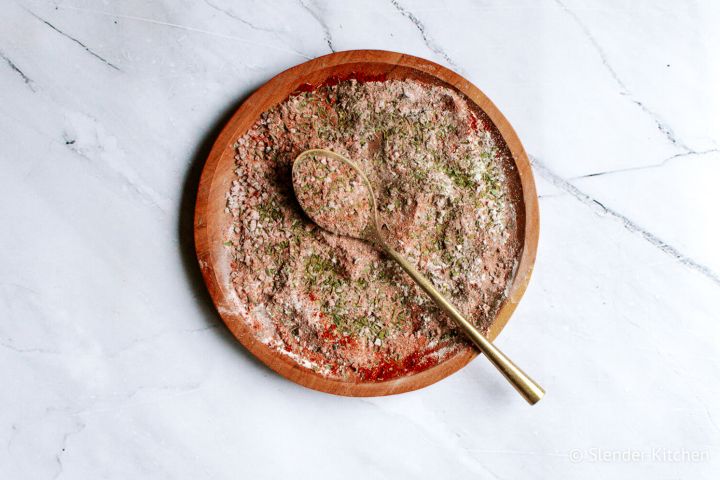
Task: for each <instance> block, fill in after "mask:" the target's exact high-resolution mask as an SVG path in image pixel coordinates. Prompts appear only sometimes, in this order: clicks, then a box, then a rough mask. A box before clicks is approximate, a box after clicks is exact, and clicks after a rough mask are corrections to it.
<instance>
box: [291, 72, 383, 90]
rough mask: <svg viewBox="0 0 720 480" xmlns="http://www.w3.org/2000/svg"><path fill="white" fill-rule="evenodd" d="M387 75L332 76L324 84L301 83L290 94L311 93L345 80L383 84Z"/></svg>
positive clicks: (359, 73)
mask: <svg viewBox="0 0 720 480" xmlns="http://www.w3.org/2000/svg"><path fill="white" fill-rule="evenodd" d="M387 78H388V77H387V74H386V73H377V74H372V73H361V72H353V73H351V74H349V75H333V76H332V77H328V78H326V79H325V81H324V82H322V83H319V84H317V85H313V84H311V83H301V84H300V85H298V86H297V88H295V91H294V92H293V93H292V94H291V96H292V95H297V94H298V93H304V92H312V91H313V90H315V89H316V88H319V87H332V86H333V85H337V84H338V83H340V82H344V81H345V80H351V79H355V80H357V81H358V82H362V83H365V82H384V81H385V80H387Z"/></svg>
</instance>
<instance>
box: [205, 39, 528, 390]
mask: <svg viewBox="0 0 720 480" xmlns="http://www.w3.org/2000/svg"><path fill="white" fill-rule="evenodd" d="M351 77H359V78H360V79H362V78H368V79H371V78H374V77H375V78H388V79H408V78H412V79H417V80H421V81H425V82H430V83H435V84H444V85H447V86H450V87H452V88H454V89H456V90H457V91H459V92H461V93H462V94H464V95H465V96H466V97H467V98H468V99H470V100H471V102H473V103H475V105H476V106H477V107H479V109H480V110H482V111H483V112H484V113H485V114H486V115H487V116H488V117H489V118H490V120H491V122H492V123H493V124H494V126H495V128H496V129H497V131H498V132H499V134H500V135H501V136H502V138H503V139H504V140H505V143H506V144H507V147H508V149H509V151H510V153H511V155H512V159H513V160H514V162H515V166H516V168H517V177H518V180H519V186H520V189H521V196H522V202H521V203H522V205H523V207H524V212H520V215H518V221H519V222H524V229H523V233H524V238H523V239H522V240H523V249H522V254H521V257H520V262H519V265H518V268H517V272H516V274H515V278H514V279H513V281H512V285H511V286H510V289H509V295H508V298H507V300H506V301H505V302H504V304H503V306H502V307H501V308H500V310H499V312H498V315H497V317H496V318H495V320H494V322H493V323H492V326H491V327H490V330H489V332H488V337H489V339H490V340H493V339H495V338H496V337H497V335H498V334H499V333H500V331H501V330H502V329H503V327H504V326H505V325H506V324H507V322H508V320H509V318H510V316H511V315H512V313H513V311H514V310H515V307H516V306H517V304H518V302H519V301H520V298H521V297H522V295H523V293H524V292H525V289H526V287H527V284H528V281H529V280H530V275H531V272H532V268H533V264H534V262H535V255H536V252H537V242H538V230H539V218H538V202H537V194H536V191H535V181H534V179H533V175H532V170H531V168H530V163H529V161H528V158H527V154H526V153H525V150H524V148H523V146H522V144H521V143H520V140H519V139H518V137H517V135H516V134H515V131H514V130H513V128H512V127H511V126H510V124H509V123H508V121H507V120H506V119H505V117H504V116H503V115H502V113H500V111H499V110H498V109H497V107H495V105H494V104H493V103H492V102H491V101H490V99H488V98H487V97H486V96H485V95H484V94H483V93H482V92H481V91H480V90H479V89H478V88H477V87H475V86H474V85H473V84H471V83H470V82H469V81H467V80H466V79H464V78H463V77H461V76H460V75H458V74H457V73H455V72H453V71H451V70H448V69H447V68H445V67H443V66H441V65H438V64H436V63H433V62H430V61H428V60H424V59H422V58H418V57H413V56H410V55H404V54H400V53H394V52H386V51H380V50H352V51H347V52H338V53H333V54H330V55H326V56H323V57H320V58H316V59H314V60H311V61H309V62H306V63H303V64H301V65H298V66H296V67H293V68H290V69H288V70H286V71H284V72H282V73H281V74H279V75H277V76H276V77H274V78H273V79H272V80H270V81H269V82H267V83H266V84H265V85H263V86H262V87H260V88H259V89H258V90H257V91H255V92H254V93H253V94H252V95H251V96H250V97H249V98H248V99H247V100H246V101H245V102H244V103H243V104H242V106H241V107H240V108H239V109H238V110H237V111H236V112H235V114H234V115H233V116H232V118H231V119H230V121H229V122H228V123H227V125H226V126H225V128H224V129H223V130H222V132H221V133H220V136H219V137H218V139H217V141H216V142H215V144H214V146H213V148H212V150H211V152H210V155H209V157H208V159H207V162H206V164H205V166H204V168H203V172H202V176H201V179H200V186H199V191H198V196H197V204H196V208H195V248H196V251H197V256H198V261H199V263H200V268H201V270H202V274H203V278H204V279H205V283H206V284H207V287H208V290H209V291H210V295H211V296H212V298H213V301H214V302H215V306H216V307H217V310H218V312H219V313H220V316H221V317H222V319H223V321H224V322H225V324H226V325H227V327H228V328H229V329H230V331H231V332H232V333H233V335H235V337H236V338H237V339H238V341H240V342H241V343H242V344H243V345H244V346H245V347H246V348H247V349H248V350H249V351H250V352H252V353H253V355H255V356H256V357H257V358H258V359H260V360H261V361H262V362H264V363H265V364H266V365H268V366H269V367H270V368H272V369H273V370H275V371H276V372H278V373H279V374H280V375H282V376H284V377H286V378H288V379H290V380H292V381H294V382H297V383H299V384H300V385H304V386H306V387H309V388H313V389H316V390H321V391H324V392H328V393H333V394H337V395H349V396H378V395H390V394H396V393H402V392H408V391H411V390H416V389H418V388H422V387H425V386H427V385H430V384H432V383H434V382H437V381H438V380H441V379H443V378H445V377H447V376H448V375H451V374H452V373H454V372H456V371H458V370H459V369H460V368H462V367H463V366H465V365H466V364H467V363H468V362H469V361H470V360H472V359H473V358H474V357H475V356H476V355H477V353H476V352H475V351H464V352H461V353H459V354H457V355H455V356H453V357H451V358H449V359H448V360H446V361H445V362H443V363H440V364H438V365H436V366H434V367H432V368H430V369H428V370H425V371H423V372H420V373H417V374H415V375H410V376H407V377H402V378H397V379H393V380H389V381H384V382H367V383H362V382H354V381H340V380H331V379H327V378H325V377H323V376H321V375H319V374H317V373H315V372H313V371H312V370H310V369H307V368H304V367H301V366H300V365H298V364H297V363H296V362H294V361H292V360H291V359H290V358H288V357H287V356H285V355H282V354H280V353H278V352H276V351H274V350H272V349H271V348H269V347H267V346H266V345H264V344H263V343H261V342H259V341H257V340H256V339H255V337H254V335H253V333H252V332H251V330H250V329H249V328H248V326H247V324H246V322H245V320H244V318H242V316H241V315H240V314H239V313H238V311H239V309H238V307H239V301H238V298H237V295H236V293H235V291H234V289H233V287H232V285H231V282H230V260H231V259H230V257H229V251H228V249H227V248H226V247H225V246H224V245H223V242H224V239H225V238H226V236H227V232H228V231H229V229H230V228H232V218H231V216H230V215H229V214H227V213H225V204H226V193H227V192H228V191H229V190H230V183H231V182H232V180H233V177H234V175H235V173H234V168H233V165H234V162H235V159H234V154H235V152H234V150H233V144H234V143H235V141H236V140H237V139H238V138H239V137H241V136H242V135H243V134H244V133H245V132H246V131H247V130H248V129H249V128H250V127H251V126H252V125H253V124H254V123H255V121H256V120H257V119H258V117H259V116H260V114H262V112H264V111H266V110H268V109H270V108H272V107H273V106H275V105H277V104H278V103H280V102H282V101H284V100H285V99H286V98H287V97H288V96H290V95H291V94H292V93H293V92H296V91H297V90H298V89H303V88H305V89H307V88H311V87H313V86H318V85H322V84H325V83H326V82H328V80H329V79H332V81H337V80H342V79H345V78H351Z"/></svg>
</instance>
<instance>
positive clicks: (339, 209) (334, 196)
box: [292, 155, 372, 238]
mask: <svg viewBox="0 0 720 480" xmlns="http://www.w3.org/2000/svg"><path fill="white" fill-rule="evenodd" d="M292 176H293V179H292V181H293V190H294V191H295V197H297V199H298V202H299V203H300V206H301V207H302V209H303V210H304V211H305V213H307V214H308V216H309V217H310V218H311V219H312V220H313V221H314V222H315V223H316V224H318V225H319V226H321V227H322V228H324V229H326V230H329V231H331V232H335V233H337V234H339V235H349V236H351V237H354V238H365V234H366V229H367V228H368V227H369V226H370V220H371V218H372V216H371V209H370V201H369V198H370V192H369V191H368V189H367V188H366V186H365V183H364V182H363V180H362V178H361V177H360V174H358V172H357V171H356V170H355V169H354V168H352V167H351V166H350V165H348V164H347V163H345V162H342V161H340V160H337V159H334V158H327V157H325V156H323V155H312V156H310V157H308V158H305V159H302V160H299V161H298V160H296V161H295V165H293V170H292Z"/></svg>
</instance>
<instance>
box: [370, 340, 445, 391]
mask: <svg viewBox="0 0 720 480" xmlns="http://www.w3.org/2000/svg"><path fill="white" fill-rule="evenodd" d="M438 349H439V347H435V348H432V349H427V350H423V351H418V352H414V353H412V354H410V355H408V356H407V357H405V358H404V359H402V360H400V361H399V362H396V361H392V360H382V361H381V362H380V363H379V364H378V365H377V366H375V367H372V368H359V369H358V372H357V373H358V375H359V376H360V378H362V379H363V380H369V381H373V382H382V381H383V380H389V379H391V378H395V377H399V376H401V375H407V374H410V373H417V372H422V371H423V370H427V369H428V368H430V367H434V366H435V365H437V363H438V359H437V357H431V356H430V354H431V353H434V352H436V351H437V350H438Z"/></svg>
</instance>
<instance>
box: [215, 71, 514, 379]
mask: <svg viewBox="0 0 720 480" xmlns="http://www.w3.org/2000/svg"><path fill="white" fill-rule="evenodd" d="M235 147H236V149H237V153H236V156H235V159H236V175H237V176H236V179H235V180H234V181H233V183H232V187H231V189H230V191H229V192H228V194H227V209H226V211H227V212H228V214H230V215H232V218H233V228H232V231H231V232H230V233H229V234H228V238H227V242H226V245H227V248H228V249H230V250H231V252H232V256H233V261H232V264H231V271H232V273H231V281H232V283H233V286H234V289H235V291H236V292H237V295H238V299H239V303H240V305H241V312H240V313H241V314H242V316H243V318H245V319H246V321H247V323H248V326H249V327H250V329H251V330H252V332H254V335H255V336H256V338H257V339H258V340H259V341H261V342H263V343H265V344H266V345H267V346H268V347H270V348H273V349H275V350H277V351H278V352H280V353H282V354H284V355H287V356H288V357H289V358H291V359H292V360H294V361H296V362H297V363H298V364H300V365H302V366H303V367H306V368H309V369H312V370H314V371H316V372H318V373H319V374H321V375H323V376H325V377H327V378H333V379H340V380H346V381H384V380H389V379H392V378H397V377H400V376H404V375H410V374H413V373H417V372H419V371H423V370H425V369H427V368H430V367H432V366H434V365H437V364H438V363H440V362H442V361H444V360H447V359H448V358H450V357H452V356H453V355H455V354H457V353H459V352H461V351H463V350H465V349H468V348H473V347H472V346H471V344H470V343H469V341H467V340H466V339H465V338H464V337H463V335H462V334H461V332H460V331H459V330H458V329H457V328H456V327H455V326H454V324H453V323H452V321H451V320H449V319H448V318H446V317H445V315H444V314H443V313H442V311H441V310H440V309H438V308H437V307H436V306H435V304H434V303H433V301H432V300H431V299H430V298H429V297H427V296H426V295H425V294H424V292H422V290H420V288H419V287H417V286H416V285H415V284H414V283H413V282H412V280H411V279H410V278H409V277H407V276H406V275H405V273H404V272H403V271H402V270H401V269H400V267H399V266H397V265H395V264H394V262H393V261H392V260H390V259H387V258H385V257H384V256H383V255H382V254H381V253H380V252H379V251H377V250H376V249H375V248H373V247H372V246H370V245H368V244H366V243H365V242H363V241H361V240H357V239H354V238H350V237H347V236H340V235H335V234H333V233H330V232H327V231H325V230H322V229H321V228H319V227H317V226H316V225H315V224H313V223H312V222H311V221H310V220H309V219H308V218H307V217H306V216H305V214H304V213H303V212H302V210H301V208H300V206H299V205H298V203H297V200H296V199H295V198H294V194H293V188H292V182H291V168H292V162H293V160H294V159H295V157H297V155H298V154H300V153H301V152H302V151H304V150H307V149H310V148H325V149H328V150H333V151H335V152H337V153H340V154H342V155H344V156H346V157H348V158H350V159H352V160H353V161H354V162H356V163H357V164H358V165H359V166H360V168H362V170H363V171H364V172H365V174H366V175H367V176H368V178H369V180H370V182H371V184H372V186H373V189H374V190H375V192H376V195H377V202H378V219H379V222H380V227H381V228H382V230H383V235H384V237H385V238H386V239H387V241H388V243H389V244H390V245H392V246H393V248H395V249H396V250H397V251H399V252H400V253H401V254H402V255H404V256H405V257H406V258H407V259H408V260H409V261H411V262H413V263H414V264H415V265H416V266H417V267H418V269H419V270H421V271H422V272H423V273H424V274H425V275H426V276H427V277H428V278H429V279H430V280H431V281H432V282H433V283H434V284H435V286H436V287H437V288H439V289H440V290H441V291H443V293H444V294H446V295H447V296H448V298H449V299H450V300H451V301H452V302H453V303H454V304H455V305H456V307H457V308H458V309H459V310H460V311H461V312H462V313H463V314H464V315H465V316H466V318H468V319H469V320H470V321H472V322H473V323H474V324H475V325H476V326H477V327H478V328H480V329H481V330H483V331H485V332H487V329H488V328H489V326H490V324H491V323H492V321H493V319H494V318H495V315H496V314H497V311H498V309H499V308H500V306H501V305H502V302H503V301H504V299H505V298H506V290H507V288H508V286H509V285H510V283H511V281H512V276H513V275H514V271H515V268H516V266H517V263H518V258H519V255H520V252H521V250H522V240H521V239H522V235H521V231H522V227H523V225H522V222H521V221H518V220H519V219H520V220H521V219H522V217H520V214H521V212H522V205H521V203H520V202H521V200H520V195H519V194H518V192H519V187H517V185H518V184H519V181H518V178H517V172H516V170H515V168H514V163H513V161H512V158H510V156H509V153H508V150H507V147H506V146H505V144H504V142H503V140H502V138H501V137H500V135H499V134H498V133H497V132H496V131H495V129H494V127H493V126H492V125H491V124H490V122H489V120H488V119H487V117H486V116H485V115H484V114H483V113H482V112H480V111H479V110H477V108H476V107H471V106H470V105H469V103H468V100H467V99H466V98H465V97H464V96H462V95H461V94H459V93H457V92H456V91H454V90H452V89H450V88H448V87H444V86H437V85H430V84H425V83H421V82H418V81H414V80H404V81H399V80H387V81H368V82H358V81H356V80H346V81H342V82H339V83H337V84H335V85H326V86H321V87H318V88H316V89H315V90H312V91H306V92H300V93H298V94H297V95H294V96H291V97H290V98H288V99H287V100H285V101H284V102H282V103H280V104H279V105H277V106H276V107H274V108H272V109H270V110H268V111H266V112H265V113H263V114H262V116H261V118H260V119H259V120H258V121H257V122H256V123H255V124H254V125H253V126H252V127H251V128H250V129H249V130H248V131H247V133H246V134H245V135H243V136H242V137H241V138H240V139H238V141H237V143H236V145H235ZM328 174H332V172H328ZM348 187H349V188H350V187H352V185H348ZM355 200H357V199H355ZM349 201H353V200H352V199H350V200H349ZM338 208H344V206H343V205H338ZM347 213H348V225H347V228H348V229H349V230H352V229H353V228H356V227H357V225H358V224H362V221H363V219H362V218H355V219H354V218H353V215H351V213H352V212H350V211H348V212H347ZM353 222H355V223H353ZM358 222H359V223H358ZM336 231H337V229H336ZM350 233H352V232H350Z"/></svg>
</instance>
